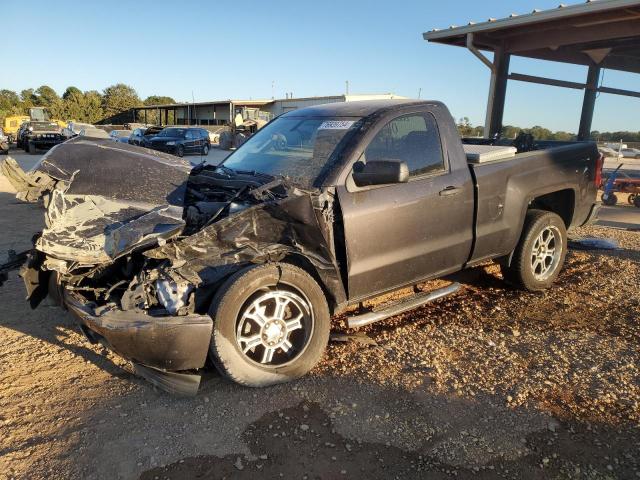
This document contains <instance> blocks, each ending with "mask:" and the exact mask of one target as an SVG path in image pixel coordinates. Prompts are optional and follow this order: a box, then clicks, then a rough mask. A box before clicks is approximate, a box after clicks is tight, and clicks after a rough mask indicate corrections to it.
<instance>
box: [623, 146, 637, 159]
mask: <svg viewBox="0 0 640 480" xmlns="http://www.w3.org/2000/svg"><path fill="white" fill-rule="evenodd" d="M620 153H621V154H622V156H623V157H624V158H640V150H638V149H637V148H623V149H622V150H620Z"/></svg>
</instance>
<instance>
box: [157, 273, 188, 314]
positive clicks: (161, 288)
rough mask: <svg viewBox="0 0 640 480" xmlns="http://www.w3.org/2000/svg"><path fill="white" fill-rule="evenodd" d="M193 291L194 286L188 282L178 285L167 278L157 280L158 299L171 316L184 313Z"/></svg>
mask: <svg viewBox="0 0 640 480" xmlns="http://www.w3.org/2000/svg"><path fill="white" fill-rule="evenodd" d="M192 291H193V285H191V284H189V283H187V282H180V283H177V282H175V281H173V280H171V279H166V278H161V279H159V280H156V297H157V298H158V301H159V302H160V305H162V306H163V307H164V308H165V309H166V310H167V312H169V313H170V314H171V315H175V314H177V313H178V312H181V311H184V309H185V307H186V306H187V305H188V303H189V295H190V294H191V292H192Z"/></svg>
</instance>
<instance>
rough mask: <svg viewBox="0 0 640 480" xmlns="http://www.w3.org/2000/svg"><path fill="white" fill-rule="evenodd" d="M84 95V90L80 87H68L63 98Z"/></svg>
mask: <svg viewBox="0 0 640 480" xmlns="http://www.w3.org/2000/svg"><path fill="white" fill-rule="evenodd" d="M80 95H82V91H81V90H80V89H79V88H78V87H67V89H66V90H65V91H64V93H63V94H62V99H63V100H67V99H69V98H72V97H76V98H77V97H79V96H80Z"/></svg>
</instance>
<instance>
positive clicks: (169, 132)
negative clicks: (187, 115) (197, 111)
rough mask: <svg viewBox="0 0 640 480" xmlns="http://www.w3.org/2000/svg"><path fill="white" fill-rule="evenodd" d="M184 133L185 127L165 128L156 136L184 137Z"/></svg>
mask: <svg viewBox="0 0 640 480" xmlns="http://www.w3.org/2000/svg"><path fill="white" fill-rule="evenodd" d="M185 133H187V129H186V128H165V129H164V130H162V131H161V132H160V133H159V134H158V136H159V137H177V138H184V135H185Z"/></svg>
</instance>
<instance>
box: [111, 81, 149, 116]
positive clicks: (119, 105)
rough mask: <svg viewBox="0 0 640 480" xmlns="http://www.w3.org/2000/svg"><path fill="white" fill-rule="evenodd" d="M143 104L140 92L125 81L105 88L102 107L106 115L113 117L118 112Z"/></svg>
mask: <svg viewBox="0 0 640 480" xmlns="http://www.w3.org/2000/svg"><path fill="white" fill-rule="evenodd" d="M141 104H142V102H141V101H140V97H138V93H137V92H136V91H135V90H134V89H133V87H130V86H129V85H125V84H124V83H118V84H116V85H111V86H109V87H107V88H105V89H104V91H103V97H102V108H103V110H104V114H105V116H106V117H112V116H114V115H116V114H118V113H121V112H124V111H126V110H129V109H131V108H133V107H139V106H140V105H141Z"/></svg>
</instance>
